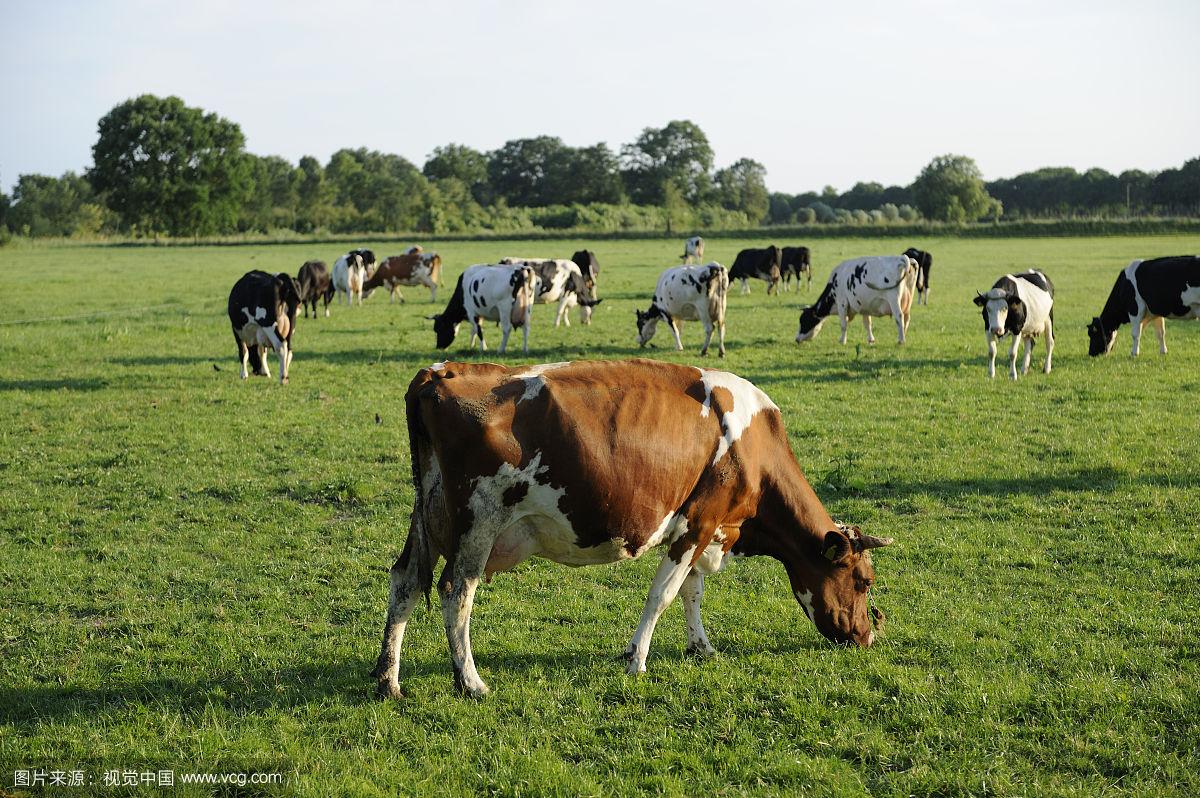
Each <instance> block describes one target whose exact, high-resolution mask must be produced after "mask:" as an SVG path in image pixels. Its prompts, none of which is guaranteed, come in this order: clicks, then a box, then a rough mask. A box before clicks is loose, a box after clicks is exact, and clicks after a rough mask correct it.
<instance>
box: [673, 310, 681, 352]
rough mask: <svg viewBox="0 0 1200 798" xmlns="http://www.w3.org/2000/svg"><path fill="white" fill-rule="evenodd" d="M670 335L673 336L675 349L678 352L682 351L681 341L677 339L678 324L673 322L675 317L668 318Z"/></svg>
mask: <svg viewBox="0 0 1200 798" xmlns="http://www.w3.org/2000/svg"><path fill="white" fill-rule="evenodd" d="M670 323H671V334H672V335H674V336H675V348H676V349H677V350H679V351H680V352H682V351H683V339H682V338H680V337H679V322H677V321H675V317H674V316H672V317H671V318H670Z"/></svg>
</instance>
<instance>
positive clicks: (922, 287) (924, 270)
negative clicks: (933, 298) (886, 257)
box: [904, 247, 933, 305]
mask: <svg viewBox="0 0 1200 798" xmlns="http://www.w3.org/2000/svg"><path fill="white" fill-rule="evenodd" d="M904 254H905V255H907V256H908V257H910V258H912V259H913V260H915V261H916V262H917V304H918V305H928V304H929V270H930V269H932V268H933V255H930V254H929V253H928V252H925V251H924V250H920V249H917V248H916V247H909V248H908V249H906V250H904Z"/></svg>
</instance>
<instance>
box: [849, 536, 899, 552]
mask: <svg viewBox="0 0 1200 798" xmlns="http://www.w3.org/2000/svg"><path fill="white" fill-rule="evenodd" d="M858 542H859V544H860V545H861V546H862V547H863V550H864V551H865V550H866V549H880V548H883V547H884V546H890V545H892V544H893V543H895V542H896V541H895V539H894V538H877V537H875V536H874V535H859V538H858Z"/></svg>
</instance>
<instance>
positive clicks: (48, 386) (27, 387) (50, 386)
mask: <svg viewBox="0 0 1200 798" xmlns="http://www.w3.org/2000/svg"><path fill="white" fill-rule="evenodd" d="M108 387H109V382H108V381H107V380H102V379H100V378H98V377H75V378H67V379H61V380H0V393H3V392H4V391H100V390H103V389H105V388H108Z"/></svg>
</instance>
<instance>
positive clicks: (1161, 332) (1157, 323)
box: [1154, 316, 1167, 355]
mask: <svg viewBox="0 0 1200 798" xmlns="http://www.w3.org/2000/svg"><path fill="white" fill-rule="evenodd" d="M1154 332H1155V333H1157V334H1158V353H1159V354H1160V355H1165V354H1166V353H1167V320H1166V319H1164V318H1163V317H1162V316H1159V317H1158V318H1156V319H1155V320H1154Z"/></svg>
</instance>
